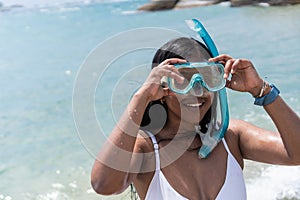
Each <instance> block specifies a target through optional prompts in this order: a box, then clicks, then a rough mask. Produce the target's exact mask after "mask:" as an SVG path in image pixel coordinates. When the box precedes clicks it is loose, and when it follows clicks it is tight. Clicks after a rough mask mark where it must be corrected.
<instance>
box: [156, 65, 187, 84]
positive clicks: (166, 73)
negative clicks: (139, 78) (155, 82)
mask: <svg viewBox="0 0 300 200" xmlns="http://www.w3.org/2000/svg"><path fill="white" fill-rule="evenodd" d="M173 67H174V66H173ZM175 70H176V69H175ZM157 73H159V75H160V76H167V77H170V78H173V79H175V80H176V81H178V82H179V83H183V81H184V77H182V76H180V75H179V74H178V73H176V72H175V71H172V70H170V69H166V68H161V69H160V70H159V71H158V72H157Z"/></svg>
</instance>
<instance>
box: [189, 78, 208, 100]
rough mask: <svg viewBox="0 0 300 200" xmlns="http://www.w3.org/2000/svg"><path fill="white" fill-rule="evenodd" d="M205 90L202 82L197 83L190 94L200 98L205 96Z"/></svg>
mask: <svg viewBox="0 0 300 200" xmlns="http://www.w3.org/2000/svg"><path fill="white" fill-rule="evenodd" d="M203 90H205V89H204V88H203V86H202V84H201V82H199V81H197V82H195V83H194V84H193V88H192V89H191V90H190V94H191V95H193V96H196V97H200V96H202V95H203V92H204V91H203Z"/></svg>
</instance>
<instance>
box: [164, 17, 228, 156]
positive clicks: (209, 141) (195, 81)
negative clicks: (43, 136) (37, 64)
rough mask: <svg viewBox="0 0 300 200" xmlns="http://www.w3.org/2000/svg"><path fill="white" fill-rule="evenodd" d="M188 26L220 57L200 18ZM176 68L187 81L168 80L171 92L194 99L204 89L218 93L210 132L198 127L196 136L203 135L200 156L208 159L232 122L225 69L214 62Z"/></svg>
mask: <svg viewBox="0 0 300 200" xmlns="http://www.w3.org/2000/svg"><path fill="white" fill-rule="evenodd" d="M186 23H187V25H188V26H189V27H190V28H191V29H192V30H193V31H195V32H197V33H198V35H199V36H200V37H201V38H202V40H203V41H204V43H205V44H206V46H207V48H208V49H209V51H210V52H211V55H212V56H213V57H216V56H218V55H219V53H218V50H217V48H216V46H215V44H214V42H213V41H212V39H211V37H210V36H209V34H208V32H207V31H206V30H205V28H204V26H203V25H202V24H201V23H200V22H199V21H198V20H197V19H192V20H187V21H186ZM175 67H176V68H178V71H179V72H180V73H181V74H182V76H184V78H185V81H184V83H177V82H176V81H175V80H174V79H171V78H168V86H169V88H170V90H172V91H174V92H176V93H178V94H187V93H190V94H192V95H194V96H201V95H202V94H203V88H205V89H206V90H207V91H209V92H214V93H215V100H214V104H213V105H212V114H211V115H212V116H211V120H210V122H209V124H207V127H206V128H207V131H206V132H205V133H202V132H201V127H200V126H196V127H195V129H196V133H198V134H199V135H200V137H201V141H202V146H201V148H200V150H199V152H198V155H199V157H200V158H206V157H207V156H208V155H209V154H210V153H211V152H212V150H213V149H214V148H215V147H216V146H217V144H218V143H219V142H220V141H221V140H222V138H223V137H224V135H225V133H226V131H227V128H228V123H229V112H228V103H227V95H226V89H225V84H226V81H225V80H224V78H223V75H224V67H223V65H221V64H219V63H211V62H205V63H184V64H178V65H175ZM217 107H218V108H217ZM213 109H214V110H213ZM218 109H219V110H220V112H219V113H218V112H217V110H218ZM218 114H219V115H218Z"/></svg>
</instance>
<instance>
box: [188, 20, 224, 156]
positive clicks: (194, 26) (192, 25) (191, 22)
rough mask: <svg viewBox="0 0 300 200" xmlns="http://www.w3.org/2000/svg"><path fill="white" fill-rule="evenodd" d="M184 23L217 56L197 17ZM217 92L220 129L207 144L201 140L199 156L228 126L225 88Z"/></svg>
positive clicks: (214, 46) (213, 146)
mask: <svg viewBox="0 0 300 200" xmlns="http://www.w3.org/2000/svg"><path fill="white" fill-rule="evenodd" d="M186 23H187V25H188V26H189V27H190V28H191V29H192V30H193V31H195V32H197V33H198V35H199V36H200V37H201V38H202V40H203V41H204V43H205V44H206V46H207V48H208V49H209V50H210V52H211V54H212V56H213V57H216V56H218V55H219V52H218V50H217V48H216V45H215V44H214V42H213V40H212V39H211V37H210V35H209V34H208V32H207V31H206V30H205V28H204V26H203V25H202V24H201V22H199V21H198V20H197V19H192V20H186ZM218 94H219V99H220V107H221V117H222V121H221V124H220V129H219V130H218V131H216V132H215V133H214V134H213V136H212V138H211V139H212V140H210V142H209V143H208V144H205V142H204V143H203V142H202V146H201V148H200V150H199V152H198V155H199V157H200V158H206V157H207V156H208V155H209V154H210V153H211V152H212V150H213V149H214V148H215V147H216V146H217V144H218V143H219V141H221V140H222V138H223V137H224V135H225V133H226V131H227V128H228V124H229V112H228V102H227V95H226V88H225V87H224V88H223V89H221V90H219V91H218ZM211 141H213V142H211Z"/></svg>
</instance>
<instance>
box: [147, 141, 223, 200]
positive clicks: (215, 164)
mask: <svg viewBox="0 0 300 200" xmlns="http://www.w3.org/2000/svg"><path fill="white" fill-rule="evenodd" d="M227 157H228V154H227V152H226V150H225V149H224V147H222V146H220V145H218V147H217V148H216V149H215V150H214V151H213V152H212V154H211V155H210V156H209V157H208V158H206V159H199V158H198V154H197V150H195V151H187V152H185V153H184V154H182V155H181V156H180V157H178V158H177V159H176V160H175V161H173V162H172V163H171V164H169V163H170V160H172V159H174V157H172V155H170V154H168V153H166V154H164V153H160V168H161V171H162V174H163V176H164V177H165V179H166V180H167V182H168V184H169V185H170V186H171V187H172V188H173V189H174V190H175V191H176V192H177V193H179V194H181V195H182V196H184V197H187V198H188V199H215V197H216V196H217V195H218V193H219V191H220V190H221V188H222V186H223V184H224V182H225V179H226V170H227ZM153 161H154V162H155V159H154V160H152V162H153ZM152 165H153V163H152ZM153 175H154V173H147V174H145V176H144V178H143V179H144V181H146V182H147V183H148V186H147V187H144V189H142V193H143V194H144V195H146V192H147V189H148V187H149V185H150V182H151V180H152V178H153ZM144 183H145V182H144Z"/></svg>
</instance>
